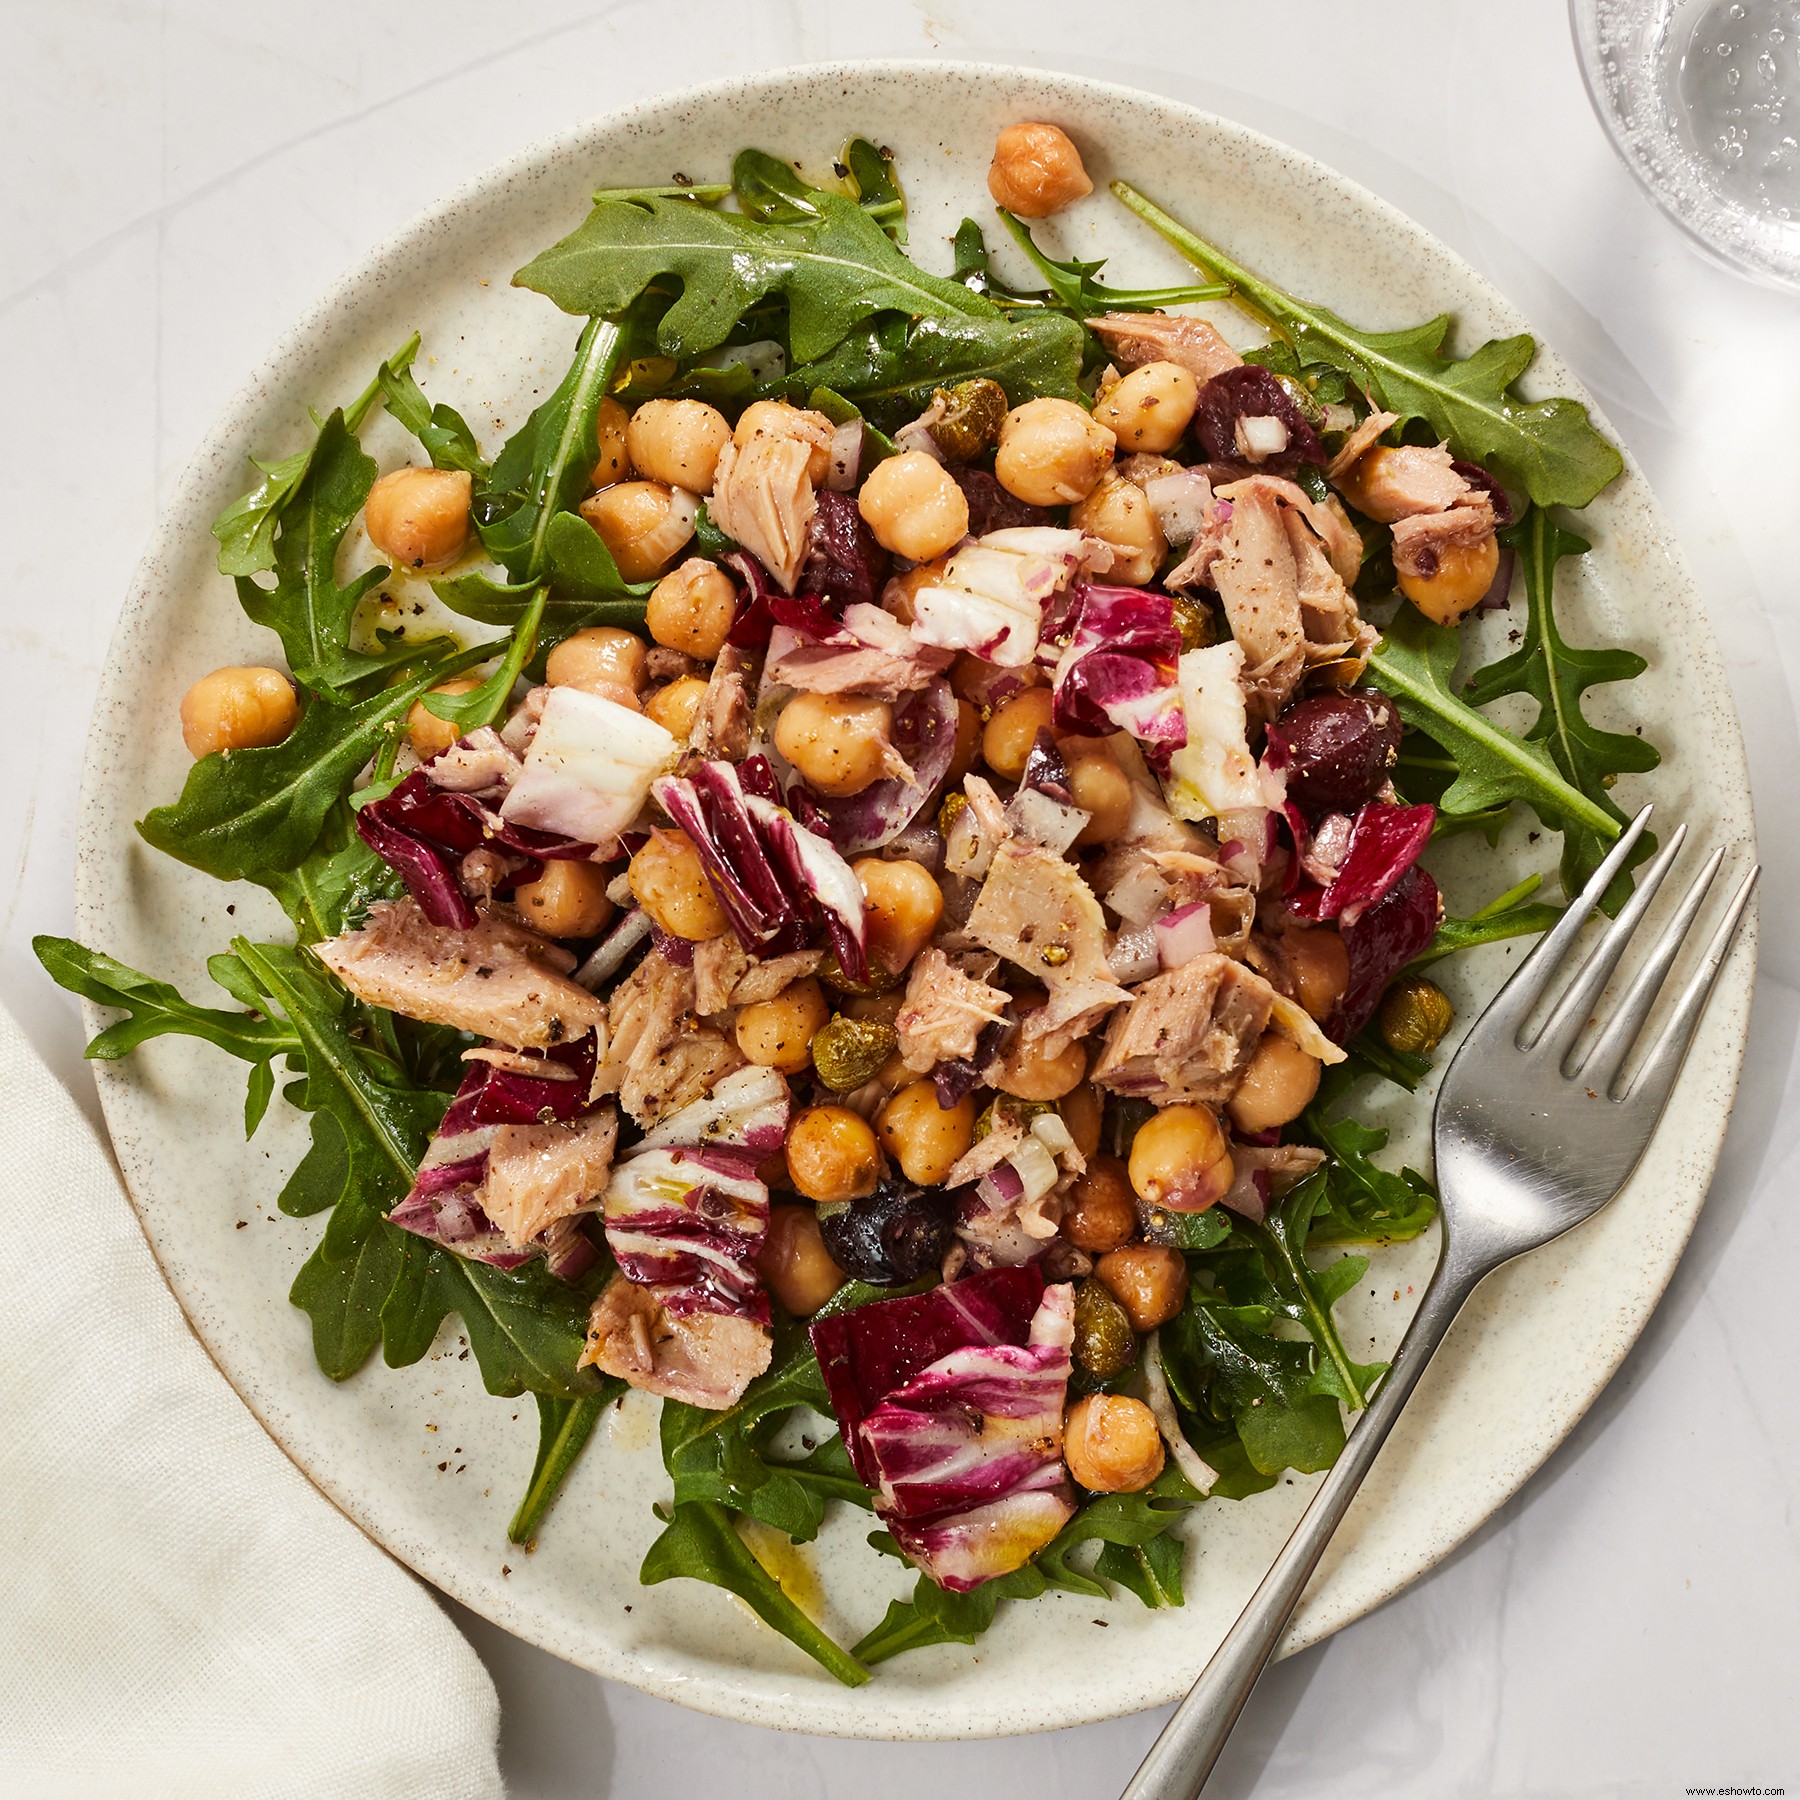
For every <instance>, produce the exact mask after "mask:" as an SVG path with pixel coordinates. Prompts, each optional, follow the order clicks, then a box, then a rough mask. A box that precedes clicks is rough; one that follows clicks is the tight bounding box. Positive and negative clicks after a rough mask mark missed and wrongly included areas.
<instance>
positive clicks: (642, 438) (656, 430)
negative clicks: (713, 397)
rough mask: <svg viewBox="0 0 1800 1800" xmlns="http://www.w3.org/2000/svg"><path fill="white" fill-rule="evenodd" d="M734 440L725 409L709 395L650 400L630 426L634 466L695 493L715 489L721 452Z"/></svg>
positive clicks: (629, 446) (627, 443) (628, 433)
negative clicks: (706, 398) (710, 401)
mask: <svg viewBox="0 0 1800 1800" xmlns="http://www.w3.org/2000/svg"><path fill="white" fill-rule="evenodd" d="M730 441H731V427H730V425H729V424H727V423H726V420H725V415H724V414H723V413H722V412H720V411H719V409H718V408H717V407H716V406H708V405H707V404H706V402H705V401H704V400H646V401H645V402H644V404H643V405H642V406H640V407H639V408H638V409H637V411H636V412H634V413H633V414H632V415H631V423H630V424H629V425H628V426H627V427H626V428H625V452H626V454H627V455H628V456H629V457H630V458H631V466H632V467H633V468H634V469H636V470H637V472H638V473H639V474H640V475H642V476H644V477H646V479H648V480H650V481H660V482H661V483H662V484H663V485H664V486H665V487H678V488H686V489H687V491H688V492H689V493H690V494H706V493H710V492H711V491H712V484H713V470H714V469H715V468H716V467H717V465H718V461H719V452H720V451H721V450H723V449H724V448H725V446H726V445H727V444H728V443H729V442H730Z"/></svg>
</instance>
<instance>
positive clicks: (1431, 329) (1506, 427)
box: [1112, 181, 1625, 506]
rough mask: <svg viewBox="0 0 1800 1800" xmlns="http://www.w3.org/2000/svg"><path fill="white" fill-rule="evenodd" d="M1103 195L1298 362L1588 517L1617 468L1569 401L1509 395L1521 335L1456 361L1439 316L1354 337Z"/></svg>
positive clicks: (1143, 205)
mask: <svg viewBox="0 0 1800 1800" xmlns="http://www.w3.org/2000/svg"><path fill="white" fill-rule="evenodd" d="M1112 191H1113V194H1114V196H1115V197H1116V198H1117V199H1119V200H1120V201H1122V202H1123V203H1124V204H1125V206H1127V207H1128V208H1129V209H1130V210H1131V211H1132V212H1134V213H1136V214H1137V216H1138V217H1139V218H1140V219H1142V220H1143V221H1144V222H1145V223H1146V224H1147V225H1149V226H1150V227H1151V229H1152V230H1154V231H1155V232H1157V233H1158V235H1160V236H1161V237H1163V238H1165V239H1167V240H1168V242H1169V243H1171V244H1173V245H1174V246H1175V248H1176V249H1177V250H1179V251H1180V252H1181V254H1182V255H1183V256H1185V257H1186V258H1187V259H1188V261H1189V262H1191V263H1193V264H1194V265H1195V267H1196V268H1200V269H1204V270H1205V271H1206V272H1207V273H1208V274H1209V275H1214V276H1217V277H1218V278H1219V279H1220V280H1223V281H1228V282H1230V283H1231V285H1232V287H1233V288H1235V289H1236V290H1237V298H1238V301H1239V304H1240V305H1243V306H1245V307H1246V308H1247V309H1248V310H1250V311H1251V312H1253V313H1254V314H1255V315H1256V316H1257V317H1259V318H1261V319H1262V320H1264V321H1265V322H1266V323H1267V324H1268V325H1269V326H1270V327H1271V328H1272V329H1273V330H1274V331H1276V332H1277V333H1279V334H1280V335H1281V336H1283V337H1285V338H1286V339H1287V340H1288V342H1289V343H1291V344H1292V345H1293V347H1294V350H1295V352H1296V353H1297V354H1298V356H1299V357H1300V360H1301V361H1302V362H1303V363H1306V364H1317V363H1325V364H1328V365H1329V366H1331V367H1332V368H1335V369H1342V370H1343V371H1344V373H1345V374H1347V375H1349V376H1350V378H1351V379H1352V380H1353V381H1355V382H1356V383H1357V385H1358V386H1359V387H1361V388H1363V389H1364V390H1365V391H1366V392H1367V393H1368V394H1369V396H1370V398H1371V399H1372V400H1373V401H1375V402H1378V403H1379V404H1380V405H1381V406H1382V407H1383V408H1384V409H1385V410H1387V411H1388V412H1391V413H1397V414H1398V415H1399V416H1400V417H1401V418H1402V419H1412V418H1418V419H1424V420H1425V421H1426V422H1427V423H1428V424H1429V425H1430V426H1431V428H1432V430H1433V431H1435V432H1436V433H1437V435H1438V436H1439V437H1440V438H1448V439H1449V440H1450V442H1451V443H1452V444H1453V445H1454V446H1455V449H1456V452H1457V454H1458V455H1459V456H1465V457H1468V458H1470V459H1471V460H1472V461H1476V462H1482V463H1487V464H1489V465H1490V466H1492V467H1493V468H1494V469H1495V470H1496V471H1497V472H1498V473H1499V474H1500V475H1502V476H1503V477H1505V478H1506V479H1508V480H1510V481H1512V482H1514V483H1516V484H1517V485H1519V486H1520V487H1523V488H1524V489H1525V491H1526V492H1527V493H1528V494H1529V495H1530V496H1531V498H1532V499H1533V500H1535V501H1536V502H1537V503H1538V504H1539V505H1540V506H1586V505H1587V503H1588V502H1589V501H1590V500H1592V499H1593V497H1594V496H1595V495H1596V494H1597V493H1599V492H1600V490H1601V489H1602V488H1603V487H1605V486H1606V484H1607V483H1608V482H1609V481H1611V480H1613V479H1614V478H1615V477H1616V476H1617V475H1618V474H1619V473H1620V472H1621V471H1622V470H1623V469H1624V467H1625V463H1624V459H1623V458H1622V457H1621V456H1620V455H1619V452H1618V451H1617V450H1616V449H1614V447H1613V446H1612V445H1611V444H1609V443H1608V442H1607V441H1606V439H1605V438H1603V437H1602V436H1601V435H1600V434H1599V432H1597V431H1596V430H1595V429H1594V427H1593V426H1592V424H1590V423H1589V421H1588V416H1587V408H1586V407H1584V406H1583V405H1581V403H1580V402H1579V401H1576V400H1569V399H1562V398H1559V399H1554V400H1525V399H1522V398H1521V397H1520V396H1519V395H1517V394H1515V393H1514V392H1513V386H1514V384H1515V383H1516V382H1517V381H1518V380H1519V378H1520V376H1522V375H1523V374H1524V373H1525V371H1526V369H1527V368H1529V367H1530V365H1531V361H1532V358H1533V357H1534V356H1535V355H1536V354H1537V345H1536V343H1535V342H1534V341H1533V339H1531V338H1530V337H1528V336H1526V335H1525V334H1524V333H1523V332H1521V333H1520V334H1519V335H1518V336H1517V337H1510V338H1494V339H1491V340H1490V341H1489V342H1487V343H1485V344H1483V345H1482V346H1481V347H1480V348H1479V349H1478V350H1476V351H1475V352H1474V354H1473V355H1471V356H1468V357H1465V358H1460V359H1459V358H1456V357H1447V356H1445V354H1444V351H1443V344H1444V339H1445V337H1446V335H1447V334H1448V332H1449V330H1450V316H1449V314H1448V313H1441V314H1439V315H1438V317H1437V318H1435V319H1428V320H1426V321H1425V323H1424V324H1422V325H1414V326H1410V327H1408V328H1407V329H1405V330H1403V331H1363V330H1360V329H1359V328H1358V327H1356V326H1354V325H1351V324H1349V323H1348V322H1347V321H1345V320H1343V319H1341V318H1339V317H1338V315H1337V314H1336V313H1334V312H1330V311H1328V310H1327V309H1326V308H1324V307H1322V306H1316V305H1314V304H1312V303H1311V302H1310V301H1305V300H1297V299H1295V298H1294V296H1293V295H1291V294H1286V293H1283V292H1282V291H1281V289H1279V288H1277V287H1274V286H1271V285H1270V284H1269V283H1268V282H1266V281H1264V280H1262V278H1261V277H1260V276H1257V275H1253V274H1252V273H1251V272H1250V271H1249V270H1248V269H1246V268H1244V267H1243V265H1242V264H1240V263H1237V262H1234V261H1233V260H1232V259H1231V258H1230V257H1229V256H1227V255H1226V254H1225V252H1224V251H1222V250H1220V249H1219V248H1217V246H1215V245H1213V244H1209V243H1208V242H1207V241H1206V240H1205V239H1204V238H1202V237H1199V236H1197V235H1196V234H1195V233H1194V232H1192V231H1190V230H1188V228H1187V227H1186V226H1185V225H1182V224H1180V223H1179V222H1178V221H1177V220H1175V219H1173V218H1171V217H1170V216H1169V214H1167V213H1166V212H1164V211H1163V210H1162V208H1161V207H1159V206H1157V205H1156V204H1155V203H1154V202H1152V201H1150V200H1148V199H1146V198H1145V197H1144V195H1142V194H1141V193H1139V192H1138V190H1137V189H1136V188H1134V187H1132V186H1131V185H1130V183H1128V182H1124V181H1115V182H1114V183H1113V184H1112Z"/></svg>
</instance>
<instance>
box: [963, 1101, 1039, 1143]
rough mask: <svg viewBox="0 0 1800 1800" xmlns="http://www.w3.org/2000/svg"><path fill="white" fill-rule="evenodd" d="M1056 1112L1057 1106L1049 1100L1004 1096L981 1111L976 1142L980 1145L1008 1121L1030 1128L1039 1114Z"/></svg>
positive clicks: (989, 1103)
mask: <svg viewBox="0 0 1800 1800" xmlns="http://www.w3.org/2000/svg"><path fill="white" fill-rule="evenodd" d="M1055 1111H1056V1108H1055V1106H1054V1105H1053V1104H1052V1103H1051V1102H1050V1101H1048V1100H1015V1099H1013V1098H1012V1097H1011V1096H1010V1095H1002V1096H1001V1097H1000V1098H999V1099H998V1100H990V1101H989V1102H988V1103H987V1105H986V1106H984V1107H983V1108H982V1109H981V1116H980V1118H978V1119H977V1120H976V1121H975V1142H976V1143H978V1144H979V1143H980V1142H981V1140H982V1139H983V1138H984V1137H986V1136H987V1134H988V1133H989V1132H990V1131H992V1130H993V1129H994V1127H995V1126H996V1125H999V1124H1001V1123H1002V1122H1003V1121H1004V1120H1006V1119H1016V1120H1017V1121H1018V1122H1019V1124H1021V1125H1024V1126H1029V1125H1030V1124H1031V1121H1032V1120H1033V1119H1035V1118H1036V1117H1037V1116H1038V1114H1039V1113H1053V1112H1055Z"/></svg>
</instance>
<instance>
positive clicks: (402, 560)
mask: <svg viewBox="0 0 1800 1800" xmlns="http://www.w3.org/2000/svg"><path fill="white" fill-rule="evenodd" d="M474 486H475V483H474V478H473V477H472V476H471V475H470V474H469V473H468V471H467V470H466V469H395V470H394V471H393V472H392V473H391V474H388V475H384V476H382V478H381V479H380V480H379V481H378V482H376V484H375V485H374V486H373V487H372V488H370V489H369V497H368V499H367V500H366V501H364V502H363V528H364V529H365V530H366V531H367V532H368V534H369V542H370V543H371V544H373V545H374V546H375V548H376V549H377V550H379V551H380V552H381V554H382V555H383V556H385V557H386V558H387V559H388V561H389V562H391V563H392V564H393V565H394V566H395V567H396V568H400V569H437V568H441V567H442V566H443V565H444V564H445V563H447V562H454V561H455V560H456V559H457V557H459V556H460V555H461V554H462V548H463V545H464V544H466V543H467V542H468V541H469V496H470V494H471V493H472V492H473V491H474Z"/></svg>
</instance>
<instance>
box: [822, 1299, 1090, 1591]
mask: <svg viewBox="0 0 1800 1800" xmlns="http://www.w3.org/2000/svg"><path fill="white" fill-rule="evenodd" d="M1034 1291H1035V1292H1036V1293H1037V1295H1038V1298H1037V1301H1036V1304H1035V1305H1034V1306H1033V1307H1032V1309H1031V1312H1030V1314H1029V1317H1027V1318H1024V1319H1021V1316H1020V1315H1021V1313H1022V1312H1023V1307H1022V1305H1021V1302H1022V1301H1023V1300H1024V1299H1025V1298H1026V1297H1027V1296H1029V1295H1031V1294H1032V1293H1033V1292H1034ZM916 1300H925V1301H932V1302H936V1305H935V1306H933V1307H931V1308H920V1307H918V1306H916V1304H914V1303H913V1302H909V1301H906V1300H900V1301H888V1302H885V1303H878V1306H879V1309H880V1310H882V1311H885V1310H886V1309H887V1308H888V1307H897V1308H908V1309H909V1310H908V1312H907V1313H906V1315H905V1316H904V1317H903V1318H896V1319H894V1320H892V1321H891V1322H890V1321H886V1320H879V1319H871V1320H861V1321H859V1314H867V1313H869V1312H870V1311H872V1310H876V1309H874V1308H869V1307H863V1308H859V1309H858V1311H857V1312H853V1313H849V1314H846V1315H844V1316H843V1318H842V1319H838V1320H828V1321H823V1322H822V1323H821V1324H820V1325H816V1326H815V1327H814V1330H813V1342H814V1347H815V1349H816V1350H817V1351H818V1353H819V1360H820V1366H821V1368H824V1369H826V1370H827V1373H826V1381H827V1385H828V1386H829V1387H831V1389H832V1393H833V1399H834V1402H835V1401H836V1400H837V1396H838V1393H839V1391H840V1389H841V1388H845V1387H848V1388H849V1390H850V1393H849V1395H848V1398H847V1403H846V1404H845V1405H842V1406H840V1407H839V1417H840V1424H841V1427H842V1429H843V1432H844V1439H845V1444H846V1447H847V1448H848V1449H849V1451H850V1456H851V1460H852V1462H853V1463H854V1464H855V1466H856V1468H857V1471H858V1473H859V1475H860V1476H861V1477H862V1479H863V1480H864V1481H865V1482H867V1483H868V1485H869V1486H871V1487H872V1488H873V1489H874V1490H875V1493H876V1510H877V1512H879V1513H880V1515H881V1517H882V1518H883V1520H884V1521H885V1522H886V1523H887V1525H888V1526H889V1528H890V1529H891V1530H892V1531H893V1532H894V1535H895V1537H896V1539H897V1540H898V1542H899V1543H900V1545H901V1548H902V1549H904V1550H905V1551H906V1553H907V1555H908V1556H909V1557H910V1558H911V1559H912V1560H913V1562H914V1563H915V1564H917V1565H918V1566H919V1567H920V1568H922V1569H923V1570H925V1572H926V1573H927V1574H929V1575H930V1576H931V1577H932V1579H933V1580H934V1581H936V1582H937V1583H938V1584H939V1585H940V1586H942V1587H946V1588H949V1589H951V1590H952V1591H953V1592H958V1593H966V1592H968V1591H969V1590H970V1589H971V1588H975V1587H978V1586H980V1584H981V1583H982V1582H984V1581H988V1580H991V1579H993V1578H994V1577H995V1576H998V1575H1004V1574H1006V1573H1008V1572H1009V1571H1011V1570H1013V1569H1017V1568H1019V1567H1021V1566H1022V1565H1023V1564H1024V1563H1026V1562H1027V1561H1029V1560H1030V1558H1031V1557H1032V1556H1033V1555H1035V1554H1036V1552H1037V1551H1038V1550H1040V1549H1042V1548H1043V1546H1044V1545H1045V1544H1047V1543H1048V1542H1049V1541H1050V1539H1051V1538H1053V1537H1054V1536H1055V1535H1056V1533H1057V1532H1058V1531H1060V1530H1061V1529H1062V1527H1063V1525H1064V1524H1066V1523H1067V1521H1068V1520H1069V1518H1070V1517H1071V1516H1072V1515H1073V1513H1074V1510H1075V1507H1074V1499H1073V1496H1072V1494H1071V1492H1070V1489H1069V1484H1068V1477H1067V1472H1066V1470H1065V1469H1064V1467H1063V1462H1062V1456H1061V1439H1062V1409H1063V1401H1064V1399H1065V1397H1066V1395H1067V1390H1068V1381H1069V1375H1070V1370H1071V1364H1070V1357H1069V1349H1070V1344H1071V1342H1072V1340H1073V1336H1074V1302H1073V1291H1072V1290H1071V1289H1070V1288H1069V1287H1068V1286H1067V1285H1066V1284H1064V1285H1059V1286H1055V1287H1050V1288H1045V1287H1044V1286H1043V1283H1042V1277H1041V1276H1040V1275H1037V1274H1035V1272H1034V1271H1031V1270H1028V1269H1005V1270H995V1271H992V1272H990V1273H988V1274H985V1275H978V1276H973V1277H971V1278H970V1279H969V1280H967V1281H963V1282H957V1283H953V1284H951V1285H950V1286H948V1287H940V1288H937V1289H934V1290H933V1291H932V1293H930V1294H928V1295H920V1296H917V1297H916ZM838 1326H846V1327H849V1330H848V1331H834V1330H833V1329H832V1328H833V1327H838ZM869 1327H874V1328H875V1329H876V1330H877V1331H883V1334H884V1335H886V1332H889V1331H891V1332H892V1333H893V1339H892V1341H890V1342H889V1343H888V1344H885V1345H883V1346H881V1347H880V1349H878V1350H875V1351H874V1353H873V1354H872V1355H870V1356H869V1357H867V1359H866V1360H865V1359H864V1358H863V1357H862V1356H859V1355H858V1352H859V1351H861V1350H863V1349H864V1348H865V1346H866V1338H865V1335H864V1334H865V1332H866V1330H867V1329H868V1328H869ZM884 1328H885V1330H884ZM958 1340H960V1341H958ZM871 1348H872V1347H871ZM933 1350H935V1351H936V1352H937V1354H935V1355H931V1354H930V1352H931V1351H933ZM921 1355H925V1356H927V1357H928V1360H925V1361H919V1360H918V1358H919V1357H920V1356H921ZM877 1368H879V1369H880V1373H879V1375H877V1374H876V1370H877ZM852 1419H854V1423H852V1422H851V1421H852Z"/></svg>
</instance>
